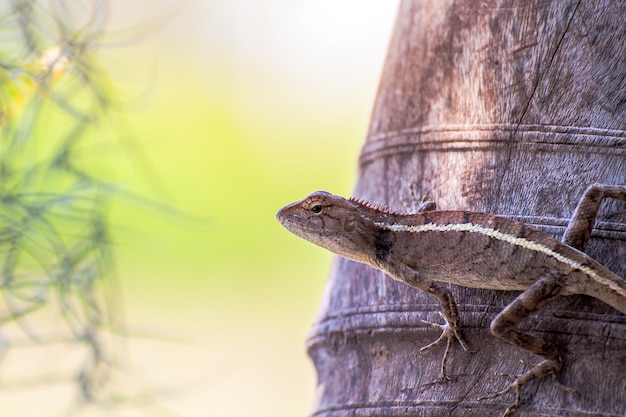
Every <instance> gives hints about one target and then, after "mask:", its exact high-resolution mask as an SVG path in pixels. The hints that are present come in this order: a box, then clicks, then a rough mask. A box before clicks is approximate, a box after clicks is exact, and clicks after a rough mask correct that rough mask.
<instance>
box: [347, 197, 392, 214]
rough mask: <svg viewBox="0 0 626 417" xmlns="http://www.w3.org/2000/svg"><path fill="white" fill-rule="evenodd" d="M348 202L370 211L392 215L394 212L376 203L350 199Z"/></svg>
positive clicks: (361, 199)
mask: <svg viewBox="0 0 626 417" xmlns="http://www.w3.org/2000/svg"><path fill="white" fill-rule="evenodd" d="M348 201H351V202H353V203H355V204H358V205H359V206H361V207H364V208H368V209H371V210H376V211H379V212H381V213H388V214H394V213H395V212H394V211H393V210H391V209H390V208H389V207H387V206H386V205H385V204H382V203H378V202H375V201H368V200H365V199H363V198H356V197H350V198H349V199H348Z"/></svg>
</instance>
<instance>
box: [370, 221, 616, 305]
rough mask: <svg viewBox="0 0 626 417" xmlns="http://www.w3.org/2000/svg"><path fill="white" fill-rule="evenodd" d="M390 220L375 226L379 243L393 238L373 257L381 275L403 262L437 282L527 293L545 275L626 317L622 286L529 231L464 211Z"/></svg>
mask: <svg viewBox="0 0 626 417" xmlns="http://www.w3.org/2000/svg"><path fill="white" fill-rule="evenodd" d="M390 217H391V218H389V221H381V222H377V223H376V226H377V227H378V228H379V232H378V235H379V237H378V238H379V239H386V237H385V234H387V233H391V232H393V233H394V235H395V237H396V238H395V239H393V242H394V243H393V245H391V246H389V245H387V250H386V251H382V252H381V251H376V256H375V262H376V263H377V264H378V266H382V267H383V269H385V268H384V265H385V263H394V262H402V263H404V264H405V265H407V266H409V267H411V268H412V269H414V270H415V271H417V272H420V273H422V274H424V275H426V276H429V277H431V278H432V279H434V280H437V281H443V282H450V283H453V284H458V285H462V286H465V287H475V288H488V289H498V290H525V289H526V288H528V287H529V286H530V285H532V284H533V283H534V282H535V281H537V280H538V279H539V278H541V277H542V276H544V275H545V274H546V273H552V274H562V275H564V276H566V278H565V279H566V282H567V285H566V286H565V287H564V290H563V292H562V294H563V295H570V294H587V295H591V296H593V297H595V298H598V299H600V300H602V301H603V302H605V303H607V304H609V305H611V306H612V307H614V308H616V309H617V310H619V311H621V312H622V313H625V314H626V303H625V302H624V299H625V298H624V297H626V281H625V280H623V279H621V278H620V277H618V276H617V275H615V274H614V273H613V272H611V271H609V270H608V269H607V268H605V267H604V266H602V265H600V264H599V263H598V262H596V261H595V260H593V259H592V258H590V257H589V256H587V255H585V254H584V253H582V252H580V251H578V250H576V249H574V248H572V247H570V246H567V245H565V244H563V243H561V242H560V241H558V240H556V239H554V238H552V237H550V236H548V235H547V234H545V233H543V232H541V231H539V230H537V229H535V228H533V227H531V226H528V225H525V224H523V223H521V222H517V221H514V220H511V219H507V218H504V217H498V216H493V215H489V214H482V213H473V212H464V211H433V212H425V213H418V214H414V215H404V216H402V217H395V216H390ZM375 244H376V242H375Z"/></svg>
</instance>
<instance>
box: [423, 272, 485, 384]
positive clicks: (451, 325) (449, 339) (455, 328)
mask: <svg viewBox="0 0 626 417" xmlns="http://www.w3.org/2000/svg"><path fill="white" fill-rule="evenodd" d="M427 292H428V293H429V294H432V295H434V296H435V297H437V299H438V300H439V304H440V305H441V312H440V315H441V317H443V319H444V320H445V321H446V323H445V324H437V323H433V322H430V321H426V320H422V323H424V324H426V325H428V326H430V327H434V328H437V329H441V335H439V337H438V338H437V339H436V340H435V341H434V342H432V343H429V344H428V345H426V346H423V347H422V348H421V349H420V353H424V352H426V351H427V350H429V349H431V348H433V347H435V346H437V345H439V344H441V343H442V342H444V341H445V342H446V350H445V352H444V354H443V358H442V359H441V376H442V377H443V378H445V379H450V377H449V376H448V372H447V367H448V358H449V357H450V351H451V350H452V344H453V343H454V340H455V339H456V340H457V341H458V342H459V344H460V345H461V347H462V348H463V350H465V351H466V352H472V353H473V351H472V350H471V349H470V348H469V346H468V345H467V343H466V342H465V340H464V339H463V336H462V335H461V316H460V315H459V309H458V308H457V306H456V302H455V301H454V298H453V297H452V294H451V293H450V291H449V290H448V289H447V288H445V287H443V286H441V285H440V284H438V283H436V282H433V281H431V282H430V285H429V287H428V290H427Z"/></svg>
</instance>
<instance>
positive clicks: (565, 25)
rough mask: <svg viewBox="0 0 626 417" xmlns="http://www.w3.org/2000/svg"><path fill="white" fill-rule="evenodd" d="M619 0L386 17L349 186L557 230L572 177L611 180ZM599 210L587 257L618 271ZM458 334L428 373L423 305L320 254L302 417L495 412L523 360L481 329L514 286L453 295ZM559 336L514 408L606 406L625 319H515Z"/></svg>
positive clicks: (622, 158)
mask: <svg viewBox="0 0 626 417" xmlns="http://www.w3.org/2000/svg"><path fill="white" fill-rule="evenodd" d="M624 16H626V3H625V2H611V1H589V2H575V1H560V2H545V1H537V0H533V1H500V2H499V1H486V2H475V1H472V0H461V1H454V2H452V1H434V0H433V1H419V0H404V1H402V4H401V6H400V9H399V13H398V18H397V21H396V25H395V30H394V33H393V37H392V40H391V43H390V46H389V51H388V56H387V60H386V63H385V66H384V70H383V74H382V80H381V84H380V88H379V91H378V96H377V99H376V104H375V106H374V111H373V115H372V120H371V125H370V129H369V133H368V136H367V140H366V142H365V145H364V146H363V149H362V152H361V156H360V164H359V178H358V183H357V185H356V189H355V195H356V196H358V197H363V198H366V199H370V200H374V201H378V202H381V203H386V204H388V205H389V206H390V207H391V208H393V209H396V210H401V211H402V210H404V211H406V210H407V209H406V208H405V207H406V206H407V205H409V206H410V205H411V204H412V202H414V200H415V196H414V195H413V193H412V191H413V190H414V191H415V194H417V196H418V197H419V195H425V194H427V195H430V196H431V197H433V199H434V200H435V201H436V202H437V205H438V208H439V209H450V210H454V209H465V210H473V211H484V212H490V213H497V214H501V215H505V216H509V217H511V218H515V219H518V220H522V221H524V222H527V223H531V224H533V225H535V226H536V227H538V228H540V229H543V230H545V231H546V232H548V233H550V234H551V235H553V236H555V237H557V238H560V236H561V235H562V233H563V231H564V228H565V226H566V224H567V221H568V219H569V217H570V216H571V214H572V213H573V211H574V208H575V206H576V203H577V202H578V199H579V198H580V196H581V195H582V193H583V191H584V189H585V188H586V186H587V185H589V184H591V183H594V182H600V183H609V184H626V131H625V129H626V58H625V57H626V29H625V24H624ZM602 207H603V208H602V209H601V212H600V215H599V217H598V221H597V223H596V229H595V230H594V234H593V237H592V240H591V242H590V245H589V247H588V248H587V253H588V254H590V255H591V256H592V257H594V258H595V259H597V260H598V261H599V262H600V263H602V264H604V265H605V266H607V267H608V268H610V269H612V270H613V271H614V272H616V273H617V274H618V275H620V276H622V277H625V276H626V262H625V261H624V259H626V205H625V204H624V202H616V201H609V202H607V203H604V204H603V206H602ZM452 291H453V294H454V295H455V297H456V300H457V302H458V304H459V306H460V310H461V315H462V320H463V323H464V328H465V330H464V334H465V336H466V338H467V340H468V342H469V344H470V345H471V347H472V348H473V349H475V350H477V353H474V354H472V353H467V352H464V351H463V350H462V349H460V347H459V346H458V345H457V346H455V349H454V350H453V352H452V355H451V358H450V363H449V365H448V370H449V373H450V374H452V375H453V380H452V381H440V380H439V375H440V363H441V356H442V354H443V346H442V347H440V348H436V349H435V350H432V351H429V352H427V353H425V354H424V355H419V354H418V352H417V351H418V348H419V347H421V346H424V345H426V344H428V343H429V342H430V341H432V340H433V339H434V338H435V337H437V335H438V334H437V331H436V330H434V329H431V328H429V327H427V326H425V325H424V324H423V323H422V322H421V320H429V321H434V322H441V320H440V318H439V316H438V310H439V307H438V304H437V301H436V300H435V299H434V298H433V297H431V296H429V295H427V294H424V293H421V292H419V291H417V290H414V289H412V288H410V287H408V286H406V285H403V284H400V283H397V282H395V281H393V280H391V279H390V278H388V277H385V276H384V275H383V274H382V273H381V272H378V271H375V270H373V269H371V268H369V267H366V266H364V265H361V264H356V263H353V262H350V261H347V260H345V259H339V258H337V259H336V260H335V262H334V264H333V268H332V271H331V274H330V278H329V282H328V288H327V293H326V294H327V295H326V300H325V301H324V303H323V307H322V308H321V312H320V317H319V320H318V322H317V323H316V324H315V326H314V327H313V329H312V331H311V335H310V337H309V339H308V347H309V353H310V356H311V357H312V359H313V361H314V363H315V366H316V369H317V372H318V376H319V386H318V391H319V392H318V395H317V403H316V405H315V411H314V415H315V416H318V417H321V416H324V417H330V416H449V415H459V416H481V417H482V416H499V415H501V414H502V413H503V412H504V409H505V408H506V406H507V405H508V404H510V403H511V402H512V401H513V394H512V393H511V394H509V395H507V396H504V397H499V398H496V399H490V400H483V401H478V398H479V397H480V396H482V395H485V394H488V393H490V392H493V391H498V390H500V389H502V388H504V387H505V386H506V385H507V384H508V383H510V380H509V379H507V378H506V377H503V376H501V375H500V374H502V373H505V374H519V373H523V372H524V371H525V370H527V369H528V367H527V365H525V364H523V363H520V360H525V361H529V362H533V363H536V362H537V361H538V360H539V359H540V358H538V357H536V356H533V355H530V354H528V353H526V352H524V351H522V350H520V349H518V348H516V347H514V346H512V345H508V344H507V343H506V342H503V341H501V340H497V339H496V338H494V337H493V336H491V334H490V332H489V323H490V321H491V319H492V318H493V317H494V315H495V314H496V313H497V312H499V311H500V310H502V308H503V307H504V306H506V304H507V303H508V302H510V301H511V300H512V299H513V297H514V296H515V295H516V293H513V292H503V291H488V290H475V289H468V288H462V287H453V288H452ZM521 328H523V329H526V330H529V331H531V332H533V331H536V332H538V334H541V335H542V337H545V338H546V339H548V340H550V341H553V342H554V343H556V344H557V346H559V348H560V350H561V352H562V355H563V357H564V367H563V370H562V371H561V373H560V374H559V376H558V380H559V382H561V383H562V384H564V385H566V386H569V387H572V388H575V389H576V390H578V391H579V393H580V394H579V395H575V394H572V393H568V392H565V391H563V390H561V389H559V388H557V387H556V386H555V385H554V384H553V383H552V381H551V380H550V378H544V379H542V380H538V381H533V382H531V383H529V384H528V385H526V386H524V388H523V391H522V394H523V395H522V406H521V407H520V408H519V410H518V412H517V413H518V415H525V416H540V415H541V416H545V415H567V416H570V417H574V416H576V417H578V416H580V417H582V416H585V417H588V416H590V415H594V416H596V415H597V416H609V415H610V416H616V415H622V414H623V413H624V410H625V405H626V390H625V384H626V317H624V316H623V315H621V314H619V313H618V312H617V311H616V310H614V309H612V308H611V307H609V306H607V305H604V304H602V303H601V302H599V301H597V300H594V299H592V298H590V297H580V296H572V297H563V298H560V299H559V300H558V301H556V302H553V303H551V304H549V305H548V306H547V307H545V308H544V309H542V310H540V311H539V313H538V314H536V315H534V316H533V317H531V318H530V319H528V320H525V321H524V322H523V323H522V324H521Z"/></svg>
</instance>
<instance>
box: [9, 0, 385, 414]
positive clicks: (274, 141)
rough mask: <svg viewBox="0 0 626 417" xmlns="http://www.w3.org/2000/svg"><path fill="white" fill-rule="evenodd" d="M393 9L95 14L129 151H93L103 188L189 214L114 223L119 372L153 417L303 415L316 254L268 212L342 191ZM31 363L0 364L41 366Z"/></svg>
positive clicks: (240, 1)
mask: <svg viewBox="0 0 626 417" xmlns="http://www.w3.org/2000/svg"><path fill="white" fill-rule="evenodd" d="M396 8H397V2H396V1H391V2H389V1H381V0H378V1H375V0H360V1H357V0H333V1H330V0H317V1H311V0H290V1H287V0H233V1H227V0H187V1H176V2H174V1H154V0H152V1H148V0H132V1H122V0H117V1H113V2H111V3H110V8H109V12H110V15H109V18H108V24H107V33H108V35H106V36H105V37H104V46H105V47H104V48H103V49H101V50H99V51H98V52H97V55H98V56H99V60H100V62H101V64H102V65H103V66H104V67H105V68H106V70H107V71H108V73H109V75H110V77H111V78H112V79H113V81H114V82H115V84H116V86H117V88H118V90H119V91H120V92H121V93H122V94H123V95H126V97H125V101H126V102H127V103H129V106H128V109H127V110H126V112H125V114H124V117H123V120H124V121H125V124H126V126H124V127H123V129H122V130H123V131H125V132H127V133H128V135H129V139H128V140H121V141H120V143H121V144H122V146H121V148H123V149H124V152H126V154H124V152H121V151H120V150H119V149H118V150H113V151H110V152H107V151H104V152H101V153H99V154H98V155H97V156H98V157H99V158H104V159H105V160H106V162H107V166H108V168H107V169H110V176H111V178H112V179H114V180H115V181H117V182H119V183H122V184H125V186H127V188H130V189H132V190H134V191H136V192H138V193H139V194H142V195H144V196H146V197H148V198H151V199H155V200H158V201H161V202H163V203H164V204H165V205H168V206H171V207H174V208H176V209H178V210H180V211H182V212H185V213H188V214H190V215H191V216H193V217H194V218H197V220H193V221H192V220H190V219H189V218H186V217H184V216H178V215H176V214H170V213H169V212H167V211H162V210H149V209H145V207H144V208H143V209H142V208H141V207H140V208H137V207H133V206H132V205H131V206H129V205H123V204H121V205H117V206H115V208H114V212H113V215H112V222H113V224H114V226H115V229H114V230H115V235H114V237H115V246H116V249H117V255H118V262H117V268H116V269H117V274H116V275H117V280H118V282H119V284H120V290H119V295H120V296H121V298H122V299H121V302H120V303H119V304H118V305H117V307H116V308H118V309H120V310H121V314H122V315H123V317H124V319H123V320H124V323H125V325H126V327H127V329H128V332H129V333H130V334H131V337H130V338H129V339H128V340H127V341H126V343H125V344H124V346H123V347H122V350H123V353H122V362H123V363H122V364H121V365H122V367H123V368H124V369H125V370H126V371H125V372H127V377H128V380H129V381H133V383H135V382H136V384H135V385H136V386H139V387H143V389H144V390H145V393H146V395H150V396H153V397H154V398H155V399H156V401H157V403H158V404H159V406H158V407H159V408H160V411H161V412H163V414H164V415H170V413H171V415H183V416H208V415H210V416H236V417H239V416H241V417H244V416H245V417H250V416H272V417H280V416H305V415H307V414H308V412H309V410H310V407H311V404H312V403H313V399H314V390H315V374H314V370H313V367H312V365H311V363H310V361H309V359H308V357H307V356H306V352H305V338H306V334H307V332H308V330H309V328H310V326H311V324H312V322H313V321H314V320H315V317H316V314H317V308H318V304H319V301H320V299H321V296H322V292H323V286H324V281H325V276H326V273H327V270H328V266H329V263H330V259H331V256H330V254H329V253H326V252H325V251H323V250H322V249H319V248H316V247H314V246H313V245H310V244H307V243H306V242H304V241H302V240H299V239H298V238H296V237H294V236H292V235H290V234H289V233H288V232H286V231H285V230H283V229H282V228H281V227H280V225H279V224H278V223H277V222H276V220H275V217H274V216H275V213H276V211H277V210H278V209H279V208H280V207H281V206H283V205H285V204H287V203H290V202H292V201H295V200H296V199H300V198H302V197H304V196H305V195H307V194H308V193H310V192H312V191H314V190H318V189H325V190H328V191H331V192H334V193H337V194H342V195H349V194H350V192H351V188H352V186H353V183H354V181H355V174H356V161H357V157H358V153H359V149H360V146H361V143H362V140H363V137H364V135H365V133H366V129H367V125H368V119H369V115H370V111H371V108H372V105H373V102H374V98H375V93H376V88H377V85H378V79H379V75H380V72H381V69H382V65H383V62H384V56H385V52H386V46H387V43H388V40H389V36H390V34H391V30H392V25H393V20H394V17H395V12H396ZM31 355H40V356H39V357H35V359H33V357H28V359H24V358H22V359H20V357H19V354H15V356H14V357H10V358H5V360H4V364H7V363H10V364H11V365H10V366H12V367H13V366H16V365H14V364H15V363H17V362H19V361H20V360H24V361H27V362H28V363H27V365H32V364H33V363H40V362H42V361H44V359H42V358H50V357H51V356H50V355H51V353H50V351H47V352H44V351H42V352H39V353H36V354H32V353H31ZM11 361H13V362H11ZM3 366H4V365H3ZM24 366H26V365H24ZM70 389H71V387H69V386H63V385H61V384H42V385H38V386H37V387H36V388H33V389H27V390H23V389H17V388H16V389H12V390H9V391H4V392H2V393H0V407H1V409H2V414H3V415H34V416H47V415H54V413H55V412H56V411H57V410H59V409H62V406H63V404H64V403H66V402H67V399H68V398H70V397H71V395H72V394H71V392H70ZM6 410H10V412H9V411H6ZM135 413H136V414H135ZM113 414H114V415H143V413H142V412H141V407H137V408H132V407H131V408H128V407H127V408H124V409H123V411H122V410H121V411H119V413H113Z"/></svg>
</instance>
